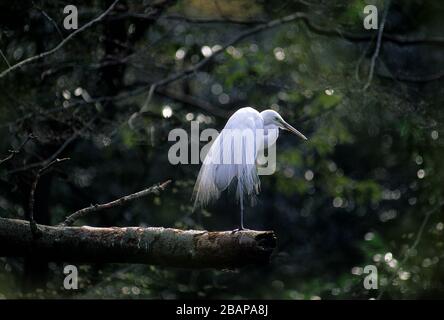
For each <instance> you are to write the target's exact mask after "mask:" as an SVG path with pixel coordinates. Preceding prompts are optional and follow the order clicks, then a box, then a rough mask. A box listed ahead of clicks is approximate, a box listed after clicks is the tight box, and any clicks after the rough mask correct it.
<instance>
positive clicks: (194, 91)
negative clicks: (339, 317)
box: [0, 0, 444, 299]
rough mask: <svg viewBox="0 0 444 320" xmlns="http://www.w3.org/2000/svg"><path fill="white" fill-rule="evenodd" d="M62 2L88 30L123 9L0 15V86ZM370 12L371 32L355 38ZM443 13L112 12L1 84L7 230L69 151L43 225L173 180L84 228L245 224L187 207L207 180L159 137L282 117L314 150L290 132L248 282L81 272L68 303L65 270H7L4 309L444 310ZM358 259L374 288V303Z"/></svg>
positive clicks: (40, 196) (121, 270) (249, 5)
mask: <svg viewBox="0 0 444 320" xmlns="http://www.w3.org/2000/svg"><path fill="white" fill-rule="evenodd" d="M67 4H74V5H76V6H77V8H78V11H79V27H80V28H81V27H82V26H83V25H85V24H86V23H87V22H89V21H91V20H92V19H94V18H96V17H97V16H99V15H100V14H102V13H103V12H104V11H105V10H107V8H109V7H110V6H111V4H112V1H84V2H80V1H72V2H65V1H44V0H35V1H7V0H1V1H0V49H1V54H2V56H1V57H0V72H1V71H3V70H6V69H7V68H8V66H9V65H14V64H16V63H18V62H20V61H22V60H24V59H26V58H28V57H32V56H35V55H38V54H39V53H42V52H45V51H48V50H51V49H53V48H54V47H56V46H57V45H58V44H59V43H60V42H61V41H64V39H66V37H67V36H68V35H69V34H70V33H72V32H73V31H72V30H65V29H64V28H63V19H64V17H65V15H64V14H63V8H64V7H65V6H66V5H67ZM366 4H375V5H376V6H377V7H378V9H379V24H380V28H379V30H370V31H367V30H364V28H363V24H362V21H363V18H364V14H363V8H364V7H365V5H366ZM294 13H301V14H300V15H299V16H298V18H297V19H293V21H292V22H288V23H287V22H285V19H284V20H282V18H284V17H288V16H290V17H291V15H293V14H294ZM443 18H444V3H442V2H440V1H425V0H409V1H391V2H390V1H370V0H368V1H363V0H353V1H326V0H321V1H312V0H304V1H302V0H301V1H259V0H256V1H254V0H238V1H234V0H226V1H221V0H188V1H169V0H159V1H137V2H136V1H119V2H118V3H117V4H116V5H115V7H114V8H113V10H112V11H111V12H110V13H109V14H107V15H106V16H105V17H103V19H101V20H100V21H98V22H97V23H95V24H93V25H92V26H90V27H88V28H86V29H85V30H83V31H81V32H79V33H78V34H77V35H76V36H75V37H73V38H72V39H70V40H69V41H67V42H66V44H64V45H63V46H62V47H61V48H60V49H58V50H57V51H56V52H54V53H53V54H51V55H48V56H47V57H44V58H42V59H39V60H37V61H35V62H33V63H29V64H26V65H24V66H23V67H21V68H18V69H15V70H13V71H11V72H10V73H8V74H5V75H4V76H2V77H1V78H0V136H1V140H0V159H6V161H2V162H1V164H0V216H1V217H9V218H20V219H28V214H29V197H30V192H31V186H32V183H33V181H34V179H35V175H36V174H37V173H38V170H39V169H41V167H42V166H43V165H44V164H45V163H46V161H48V159H54V158H56V157H59V158H63V157H69V158H70V160H69V161H66V162H63V163H60V164H57V165H55V166H53V167H51V170H50V171H49V172H47V173H46V174H45V175H44V176H42V177H41V179H40V182H39V186H38V188H37V189H36V194H35V209H34V214H35V219H36V220H37V222H38V223H42V224H51V225H53V224H57V223H59V222H61V221H62V220H63V218H64V217H66V216H67V215H69V214H70V213H72V212H74V211H76V210H78V209H80V208H83V207H86V206H89V205H90V204H91V203H103V202H107V201H110V200H113V199H116V198H118V197H120V196H122V195H126V194H131V193H134V192H136V191H139V190H141V189H143V188H146V187H148V186H150V185H153V184H155V183H159V182H163V181H166V180H168V179H172V180H173V183H172V184H171V186H170V187H169V188H168V189H166V190H165V191H163V192H161V193H160V194H157V195H152V196H150V197H147V198H143V199H141V200H138V201H135V202H131V203H129V204H128V205H125V206H124V207H123V208H116V209H112V210H108V211H104V212H101V213H100V214H97V215H92V216H89V217H87V218H85V219H83V220H81V221H79V222H78V223H77V224H79V225H82V224H85V225H91V226H139V225H140V226H163V227H175V228H182V229H208V230H230V229H234V228H236V227H237V224H238V214H239V210H238V207H237V205H236V204H235V203H234V202H233V201H232V200H231V199H230V198H224V199H223V200H221V201H219V202H217V203H216V204H215V205H214V206H211V207H208V208H207V209H205V210H198V211H196V212H194V213H193V212H192V203H191V201H190V197H191V193H192V188H193V185H194V181H195V178H196V176H197V173H198V170H199V166H198V165H178V166H173V165H171V164H169V162H168V157H167V154H168V149H169V147H170V146H171V145H172V143H171V142H168V133H169V131H170V130H172V129H174V128H178V127H179V128H184V129H186V130H187V131H189V129H190V121H191V120H198V121H199V122H200V128H201V130H202V129H204V128H216V129H221V128H222V127H223V125H224V123H225V122H226V120H227V118H228V117H229V115H230V114H232V113H233V112H234V111H235V110H237V109H238V108H240V107H243V106H255V107H256V108H257V109H258V110H264V109H267V108H273V109H275V110H278V111H279V112H280V113H281V115H282V116H283V117H284V119H286V120H287V121H288V122H289V123H291V124H293V125H294V126H295V127H296V128H298V129H300V130H301V131H302V132H303V133H304V134H305V135H307V136H308V137H309V141H308V142H306V143H302V142H301V141H300V140H299V139H295V138H294V137H293V136H290V135H289V134H282V136H281V137H280V139H279V141H278V145H277V152H278V157H277V162H278V168H277V172H276V173H275V174H274V175H272V176H263V177H262V178H261V181H262V192H261V195H260V197H259V203H258V205H257V206H256V207H254V208H249V209H248V210H247V212H246V220H245V222H246V226H247V227H249V228H251V229H258V230H274V231H275V232H276V234H277V237H278V239H279V240H278V249H277V250H276V253H275V255H274V256H273V259H272V261H271V264H270V265H269V266H264V267H257V266H256V267H246V268H243V269H239V270H223V271H215V270H203V271H198V270H191V271H190V270H181V269H172V268H159V267H153V266H146V265H116V264H103V265H97V264H96V265H82V266H79V268H80V269H79V272H80V282H79V285H80V289H79V290H77V291H66V290H64V289H63V276H64V275H63V274H62V270H63V265H62V264H58V263H48V262H46V261H40V260H39V259H16V258H0V298H21V297H49V298H54V297H73V298H116V297H123V298H164V299H171V298H273V299H317V298H322V299H338V298H353V299H368V298H372V297H373V298H377V297H379V298H387V299H388V298H403V299H404V298H409V299H410V298H443V297H444V269H443V268H444V264H443V258H444V255H443V254H444V253H443V252H444V251H443V250H444V248H443V247H444V242H443V233H444V216H443V209H442V205H443V204H444V202H443V201H444V194H443V182H442V181H443V174H444V168H443V166H444V162H443V158H442V157H444V148H443V146H444V145H443V139H442V137H443V135H444V132H443V117H444V112H443V110H442V104H443V100H444V95H443V84H444V50H443V49H444V32H443V31H444V28H443V24H442V19H443ZM280 19H281V20H280ZM273 20H276V24H277V25H276V26H274V27H272V26H271V25H267V23H268V22H270V21H273ZM382 24H383V25H384V27H383V28H381V27H382ZM259 26H262V28H258V27H259ZM243 35H245V36H243ZM150 89H151V90H150ZM150 91H151V93H152V94H151V95H150V94H149V92H150ZM130 119H131V121H129V120H130ZM30 136H31V138H29V137H30ZM25 142H26V143H25ZM12 150H14V151H17V152H11V151H12ZM10 156H11V157H10ZM9 157H10V158H9ZM0 245H1V244H0ZM366 265H376V266H377V268H378V272H379V284H380V287H379V290H366V289H364V287H363V279H364V276H365V275H364V274H363V273H362V272H363V267H364V266H366Z"/></svg>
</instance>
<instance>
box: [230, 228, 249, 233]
mask: <svg viewBox="0 0 444 320" xmlns="http://www.w3.org/2000/svg"><path fill="white" fill-rule="evenodd" d="M247 230H250V229H247V228H237V229H234V230H233V231H231V234H233V233H236V232H239V231H247Z"/></svg>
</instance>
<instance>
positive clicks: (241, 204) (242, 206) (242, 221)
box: [239, 195, 244, 230]
mask: <svg viewBox="0 0 444 320" xmlns="http://www.w3.org/2000/svg"><path fill="white" fill-rule="evenodd" d="M240 207H241V220H240V228H239V229H240V230H244V197H243V196H242V195H241V196H240Z"/></svg>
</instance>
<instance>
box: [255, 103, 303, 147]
mask: <svg viewBox="0 0 444 320" xmlns="http://www.w3.org/2000/svg"><path fill="white" fill-rule="evenodd" d="M261 116H262V119H264V127H277V128H279V129H283V130H288V131H290V132H292V133H294V134H296V135H297V136H299V137H301V138H302V139H304V140H307V138H306V137H305V136H304V135H303V134H302V133H300V132H299V131H298V130H296V129H295V128H293V127H292V126H291V125H290V124H288V123H287V122H286V121H285V120H284V119H282V117H281V115H280V114H279V113H277V112H276V111H274V110H265V111H262V112H261Z"/></svg>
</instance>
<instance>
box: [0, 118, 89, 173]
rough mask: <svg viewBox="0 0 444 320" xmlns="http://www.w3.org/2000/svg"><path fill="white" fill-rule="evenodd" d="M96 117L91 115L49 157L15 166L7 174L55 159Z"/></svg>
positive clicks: (42, 164)
mask: <svg viewBox="0 0 444 320" xmlns="http://www.w3.org/2000/svg"><path fill="white" fill-rule="evenodd" d="M96 119H97V116H95V117H93V118H92V119H91V120H90V121H88V122H87V123H86V124H85V125H84V126H83V127H82V128H81V129H80V130H76V131H74V133H73V134H72V135H71V136H70V137H69V138H68V139H66V140H65V142H64V143H63V144H62V145H61V146H60V148H59V149H57V151H56V152H54V153H53V154H52V156H51V157H49V158H48V159H46V160H44V161H39V162H34V163H31V164H28V165H25V166H23V167H20V168H17V169H13V170H11V171H8V172H7V174H13V173H17V172H22V171H26V170H29V169H33V168H38V167H41V166H45V165H46V164H48V163H50V162H52V161H54V159H56V158H57V157H58V156H59V155H60V154H61V153H62V152H63V151H64V150H65V149H66V148H67V147H68V146H69V145H70V144H71V143H72V142H73V141H74V140H76V139H77V138H78V137H79V136H80V135H81V134H82V133H83V131H85V130H86V129H87V128H88V127H89V126H90V125H91V124H92V123H93V122H94V121H95V120H96Z"/></svg>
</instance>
